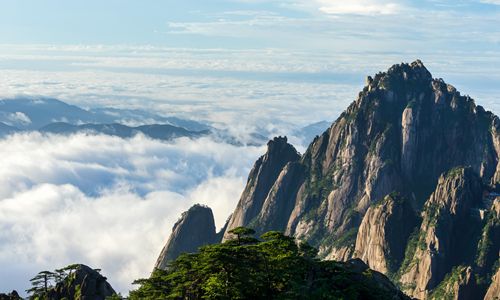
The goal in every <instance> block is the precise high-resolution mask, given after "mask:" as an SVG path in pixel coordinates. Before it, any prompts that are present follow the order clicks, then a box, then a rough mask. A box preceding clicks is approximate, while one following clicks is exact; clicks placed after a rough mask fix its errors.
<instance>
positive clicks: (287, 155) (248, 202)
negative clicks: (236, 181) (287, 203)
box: [225, 137, 300, 237]
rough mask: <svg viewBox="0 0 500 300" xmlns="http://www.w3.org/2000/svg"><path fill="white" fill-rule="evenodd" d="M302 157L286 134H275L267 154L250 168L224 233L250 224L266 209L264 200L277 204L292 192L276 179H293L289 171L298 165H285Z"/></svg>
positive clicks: (292, 170) (268, 203)
mask: <svg viewBox="0 0 500 300" xmlns="http://www.w3.org/2000/svg"><path fill="white" fill-rule="evenodd" d="M299 159H300V155H299V153H297V150H295V148H294V147H293V146H292V145H290V144H288V142H287V138H286V137H276V138H274V139H273V140H271V141H269V143H268V144H267V152H266V154H264V155H263V156H261V157H260V158H259V159H258V160H257V162H255V164H254V166H253V168H252V170H251V172H250V175H249V177H248V182H247V185H246V187H245V190H244V191H243V194H242V195H241V198H240V201H239V202H238V205H237V207H236V209H235V211H234V213H233V214H232V216H231V218H230V220H229V223H228V226H227V230H226V235H225V237H227V236H228V234H227V233H228V231H229V230H231V229H233V228H236V227H239V226H248V225H249V224H250V223H252V222H254V220H255V219H256V218H257V217H258V216H259V214H261V212H263V206H264V204H266V207H269V206H270V205H281V204H278V203H279V202H278V201H275V199H274V198H275V197H284V196H290V195H289V194H290V193H289V192H287V191H286V190H283V188H281V189H280V187H279V185H280V184H279V183H276V181H277V180H279V181H283V180H285V181H287V182H288V181H293V180H294V179H293V178H290V177H291V176H290V175H287V173H288V172H294V171H295V168H297V166H294V165H292V166H289V167H288V168H287V169H286V170H283V169H284V168H285V167H286V166H287V165H288V164H289V163H292V162H296V161H298V160H299ZM282 171H285V172H282ZM271 189H273V190H271ZM285 189H286V188H285ZM270 192H272V196H271V199H269V200H267V198H268V194H269V193H270ZM287 193H288V195H287ZM270 202H274V203H275V204H272V203H270ZM276 213H278V214H279V213H281V211H276ZM273 217H274V216H273ZM261 218H263V219H266V217H265V216H261ZM255 227H256V228H257V227H258V226H255Z"/></svg>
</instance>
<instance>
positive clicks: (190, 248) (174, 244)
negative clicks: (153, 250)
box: [155, 205, 220, 269]
mask: <svg viewBox="0 0 500 300" xmlns="http://www.w3.org/2000/svg"><path fill="white" fill-rule="evenodd" d="M217 242H220V239H217V232H216V229H215V221H214V215H213V213H212V210H211V209H210V208H208V207H206V206H202V205H195V206H193V207H191V208H190V209H189V210H188V211H186V212H184V213H183V214H182V216H181V218H180V219H179V220H178V221H177V223H175V225H174V228H173V229H172V233H171V235H170V237H169V239H168V242H167V244H166V245H165V247H163V250H162V251H161V253H160V256H159V257H158V260H157V261H156V264H155V269H166V268H167V266H168V263H169V262H170V261H172V260H174V259H176V258H177V257H178V256H179V255H180V254H182V253H192V252H196V251H197V250H198V248H199V247H201V246H203V245H208V244H213V243H217Z"/></svg>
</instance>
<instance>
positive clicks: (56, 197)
mask: <svg viewBox="0 0 500 300" xmlns="http://www.w3.org/2000/svg"><path fill="white" fill-rule="evenodd" d="M263 152H265V147H237V146H233V145H230V144H226V143H218V142H214V141H212V140H211V139H210V138H202V139H198V140H191V139H187V138H182V139H178V140H175V141H174V142H162V141H158V140H152V139H148V138H146V137H144V136H141V135H138V136H136V137H134V138H132V139H121V138H117V137H110V136H104V135H97V136H96V135H84V134H78V135H72V136H70V137H63V136H45V135H41V134H37V133H31V134H19V135H14V136H11V137H8V138H6V139H4V140H0V157H2V166H1V168H0V199H2V200H0V245H1V247H0V265H1V266H2V268H0V278H1V280H0V290H7V289H12V288H15V289H18V290H20V291H22V290H24V289H26V288H27V285H26V284H27V283H28V280H29V279H30V278H31V277H32V276H33V275H35V274H36V273H37V272H38V271H41V270H46V269H49V270H51V269H54V268H57V267H61V266H65V265H68V264H71V263H85V264H88V265H90V266H92V267H95V268H101V269H102V270H103V273H104V274H105V275H106V276H108V277H109V280H110V282H111V284H112V285H113V286H114V287H115V288H116V289H117V290H118V291H122V292H126V291H128V290H129V289H130V288H131V285H130V283H131V282H132V281H133V280H134V279H137V278H140V277H144V276H148V274H149V272H150V271H151V270H152V267H153V265H154V261H155V259H156V257H157V256H158V254H159V252H160V250H161V248H162V246H163V244H164V243H165V242H166V239H167V238H168V235H169V234H170V232H171V227H172V225H173V224H174V222H175V221H176V220H177V218H178V217H179V216H180V214H181V213H182V212H183V211H185V210H187V209H188V208H189V207H190V206H191V205H193V204H195V203H202V204H206V205H208V206H210V207H211V208H212V209H213V210H214V214H215V218H216V223H217V226H218V227H221V226H222V225H223V223H224V222H225V220H226V218H227V217H228V216H229V214H230V213H231V211H232V209H234V204H235V201H236V199H238V198H239V195H240V193H241V191H242V189H243V187H244V184H245V182H246V176H247V174H248V172H249V166H251V165H252V163H253V161H254V160H255V159H256V158H257V157H258V156H259V155H261V154H262V153H263Z"/></svg>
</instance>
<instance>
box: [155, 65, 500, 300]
mask: <svg viewBox="0 0 500 300" xmlns="http://www.w3.org/2000/svg"><path fill="white" fill-rule="evenodd" d="M289 153H296V151H295V148H294V147H293V146H292V145H290V144H288V141H287V139H286V138H275V139H274V140H272V141H271V142H269V143H268V151H267V153H266V154H265V155H263V156H262V157H261V158H260V159H259V160H258V161H257V162H256V163H255V165H254V168H253V169H252V171H251V172H250V175H249V178H248V181H247V185H246V187H245V189H244V191H243V193H242V196H241V198H240V201H239V203H238V205H237V207H236V209H235V211H234V213H233V214H232V215H231V217H230V218H229V220H228V223H227V225H226V228H225V238H227V236H228V232H229V231H230V230H232V229H234V228H236V227H238V226H246V227H251V228H253V229H255V230H256V231H257V233H262V232H266V231H269V230H278V231H282V232H284V233H285V234H288V235H291V236H294V237H295V238H297V239H299V240H304V241H307V242H309V243H311V244H312V245H313V246H315V247H318V248H319V250H320V255H321V256H322V257H323V258H326V259H333V260H340V261H347V260H349V259H351V258H361V259H362V260H363V261H365V262H366V263H367V264H368V266H369V267H370V268H372V269H374V270H376V271H380V272H382V273H385V274H386V275H388V276H389V277H391V278H392V280H393V281H394V282H396V283H397V284H398V285H400V287H401V288H402V289H403V291H404V292H406V293H407V294H408V295H410V296H412V297H417V298H421V299H443V298H453V299H482V298H483V297H485V298H484V299H495V298H494V297H495V296H496V295H495V296H494V297H493V298H492V297H491V295H492V294H494V293H495V291H498V290H499V287H498V283H499V280H498V278H499V276H498V273H499V272H500V271H499V270H498V266H499V264H500V263H499V251H500V213H499V212H500V209H499V207H500V206H499V205H500V197H499V196H500V193H499V192H500V163H499V162H500V120H499V118H498V117H497V116H495V115H494V114H492V113H491V112H488V111H486V110H485V109H484V108H483V107H481V106H479V105H476V104H475V103H474V101H473V100H472V99H471V98H470V97H468V96H463V95H461V94H460V93H459V92H458V91H457V90H456V89H455V88H454V87H453V86H451V85H449V84H446V83H445V82H444V81H443V80H442V79H433V77H432V75H431V73H430V72H429V71H428V70H427V69H426V68H425V66H424V65H423V63H422V62H421V61H419V60H418V61H415V62H413V63H411V64H400V65H394V66H392V67H391V68H390V69H389V70H388V71H386V72H381V73H378V74H376V75H375V76H374V77H370V76H369V77H368V78H367V80H366V86H365V87H364V89H363V90H362V91H361V92H360V93H359V95H358V98H357V100H356V101H354V102H353V103H352V104H351V105H350V106H349V107H348V108H347V110H346V111H345V112H344V113H342V114H341V115H340V117H339V118H338V119H337V120H336V121H335V122H334V123H333V124H332V125H331V127H330V128H329V129H327V130H326V131H325V132H324V133H323V134H321V135H320V136H318V137H316V138H315V139H314V141H313V142H312V143H311V144H310V145H309V147H308V149H307V150H306V152H305V153H304V154H302V155H299V154H295V155H288V154H289ZM190 234H192V233H190ZM225 238H223V239H225ZM177 239H181V240H182V237H177ZM198 242H200V241H197V240H196V239H193V240H191V245H190V248H191V249H195V248H196V247H197V246H199V245H201V244H203V243H202V242H200V243H198ZM172 247H173V248H175V245H173V246H172ZM458 249H460V250H459V251H458ZM164 257H168V255H165V256H164ZM165 263H166V262H163V263H162V264H161V265H165ZM495 274H496V275H495ZM493 275H495V276H493ZM471 297H472V298H471Z"/></svg>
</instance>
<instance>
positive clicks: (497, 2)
mask: <svg viewBox="0 0 500 300" xmlns="http://www.w3.org/2000/svg"><path fill="white" fill-rule="evenodd" d="M479 2H481V3H485V4H494V5H500V0H480V1H479Z"/></svg>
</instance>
